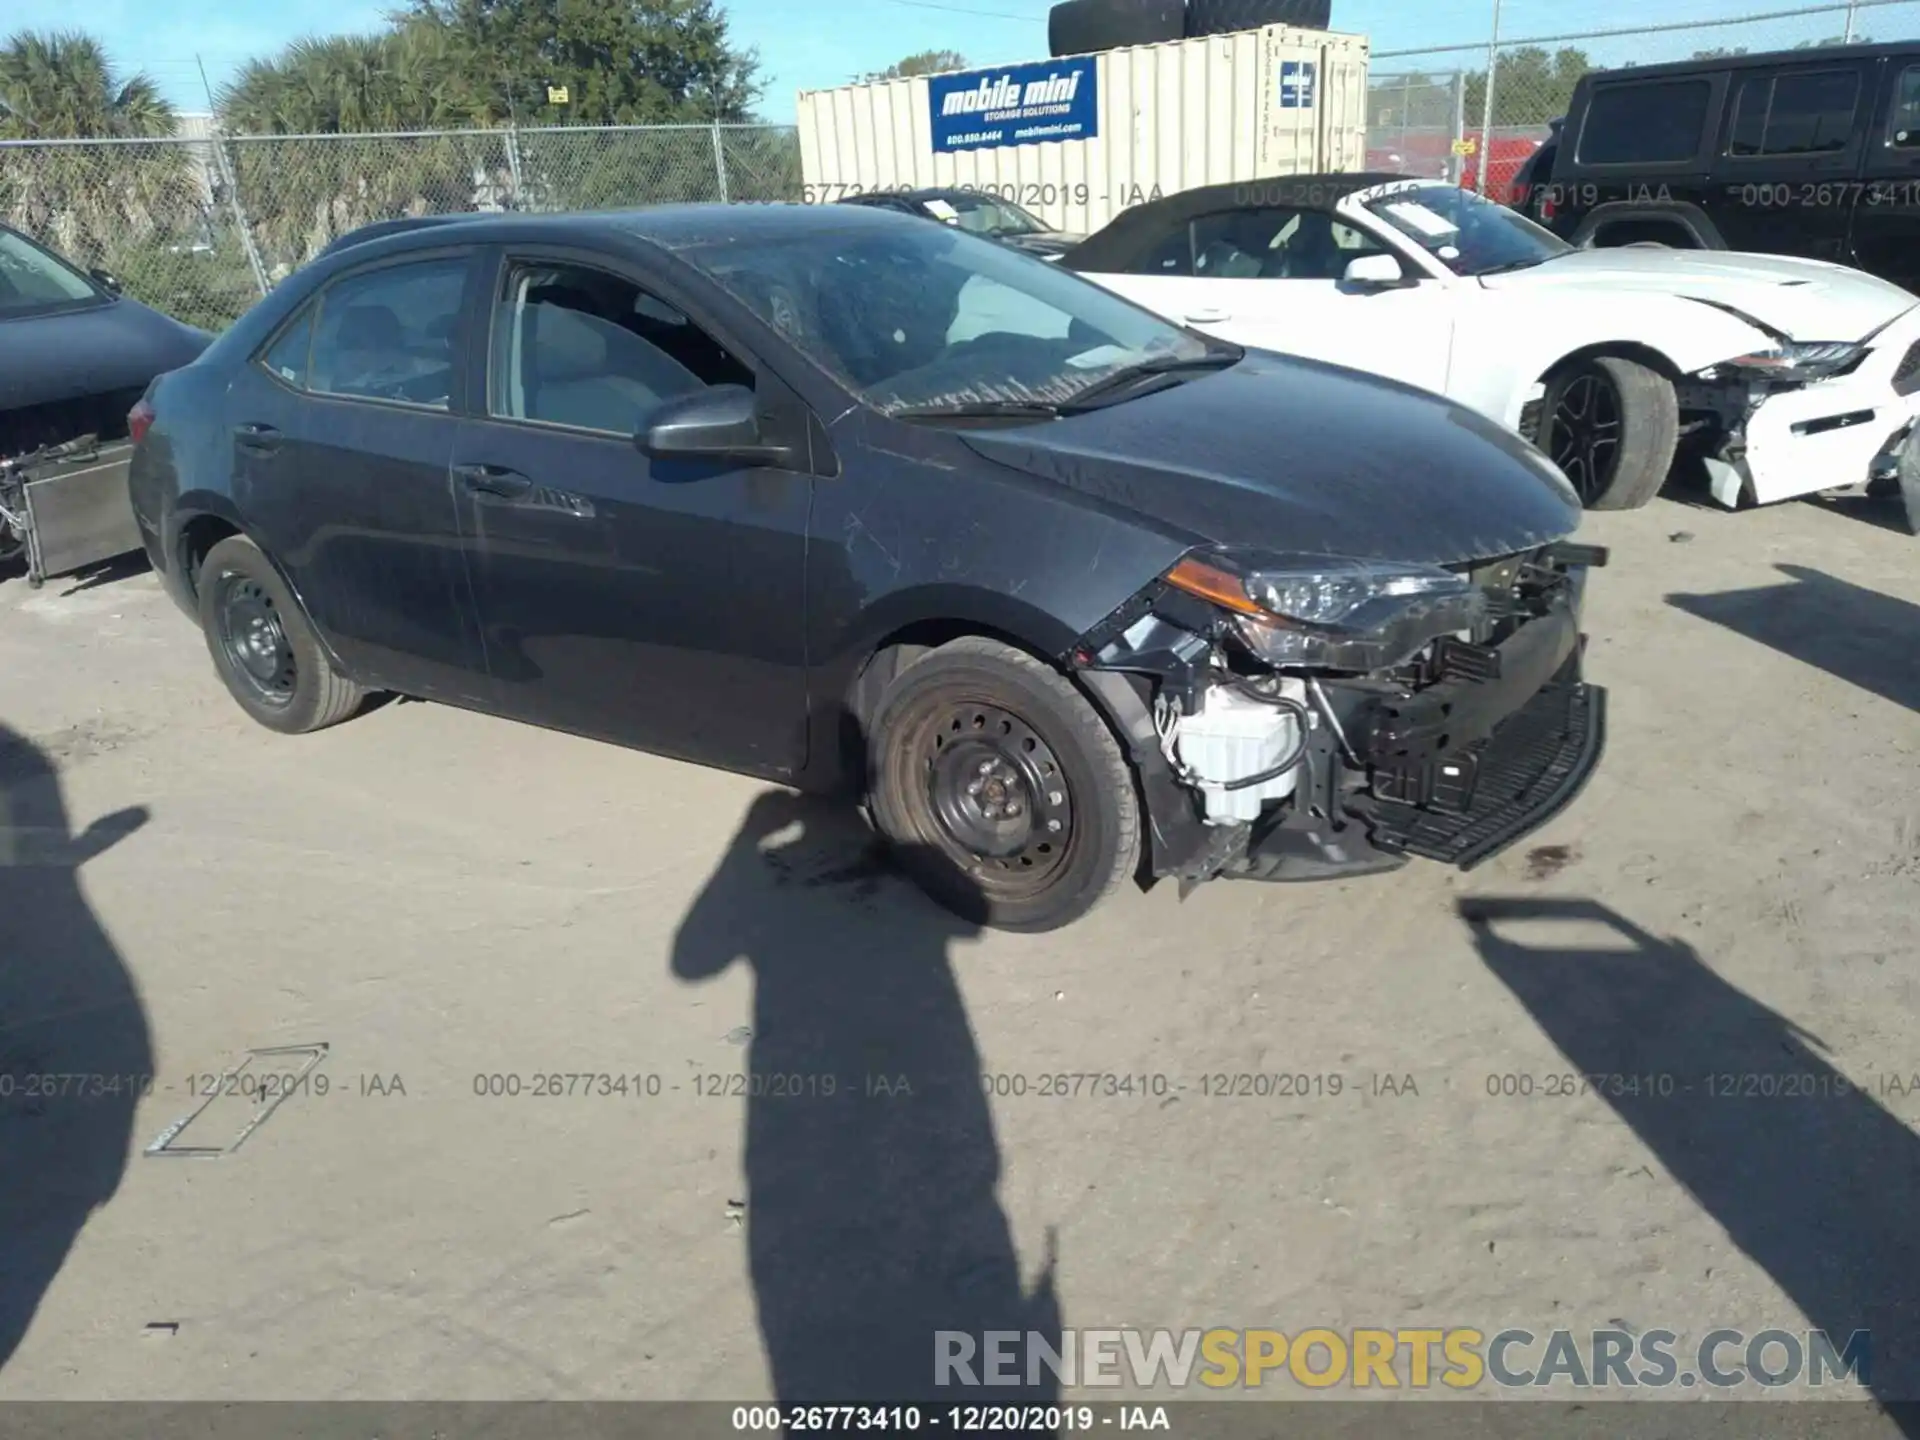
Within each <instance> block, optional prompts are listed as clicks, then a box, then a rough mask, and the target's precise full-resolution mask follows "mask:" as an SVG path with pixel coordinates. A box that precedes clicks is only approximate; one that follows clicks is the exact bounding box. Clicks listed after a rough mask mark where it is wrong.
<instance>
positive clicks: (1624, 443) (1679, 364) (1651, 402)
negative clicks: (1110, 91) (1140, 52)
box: [1060, 175, 1920, 522]
mask: <svg viewBox="0 0 1920 1440" xmlns="http://www.w3.org/2000/svg"><path fill="white" fill-rule="evenodd" d="M1060 263H1061V264H1063V265H1065V266H1067V267H1069V268H1071V269H1074V270H1077V271H1080V272H1081V273H1083V274H1085V275H1086V276H1087V278H1088V279H1090V280H1094V281H1097V282H1099V283H1100V284H1102V285H1104V286H1106V287H1108V288H1109V289H1112V290H1115V291H1117V292H1119V293H1120V294H1122V295H1125V296H1127V297H1129V298H1130V299H1133V300H1135V301H1137V302H1139V303H1140V304H1143V305H1145V306H1146V307H1147V308H1149V309H1151V310H1155V311H1158V312H1159V313H1161V314H1162V315H1165V316H1167V317H1169V318H1171V319H1174V320H1178V321H1180V322H1182V323H1184V324H1187V325H1191V326H1193V327H1194V328H1195V329H1199V330H1204V331H1208V332H1210V333H1212V334H1215V335H1219V336H1221V337H1222V338H1225V339H1228V340H1233V341H1236V342H1238V343H1240V344H1245V345H1254V346H1259V347H1261V348H1264V349H1270V350H1279V351H1283V352H1286V353H1289V354H1294V355H1303V356H1307V357H1309V358H1312V359H1318V360H1326V361H1330V362H1333V363H1335V364H1339V365H1345V366H1348V367H1351V368H1353V369H1356V370H1365V371H1369V372H1371V373H1373V374H1377V375H1385V376H1388V377H1390V378H1393V379H1397V380H1402V381H1405V382H1407V383H1409V384H1412V385H1417V386H1420V387H1422V388H1423V389H1427V390H1435V391H1439V392H1440V393H1442V394H1445V395H1448V396H1450V397H1452V398H1453V399H1455V400H1459V401H1461V402H1463V403H1465V404H1467V405H1470V406H1472V407H1473V408H1474V409H1476V410H1479V411H1480V412H1481V413H1482V414H1485V415H1487V416H1489V417H1490V418H1492V419H1494V420H1497V421H1499V422H1500V423H1501V424H1503V425H1506V426H1508V427H1509V428H1511V429H1514V430H1517V431H1519V432H1520V433H1521V434H1522V435H1525V436H1526V437H1527V438H1528V439H1529V440H1531V441H1533V442H1534V443H1535V444H1537V445H1538V446H1539V447H1540V448H1541V449H1542V450H1544V451H1545V452H1546V453H1547V454H1548V455H1549V456H1551V457H1552V459H1553V460H1554V462H1555V463H1556V464H1557V465H1558V466H1559V467H1560V468H1561V469H1562V470H1563V471H1565V472H1566V475H1567V477H1568V479H1569V480H1571V481H1572V482H1573V484H1574V486H1575V488H1576V489H1578V490H1579V492H1580V495H1581V498H1582V500H1583V501H1584V502H1585V503H1586V504H1587V505H1588V506H1590V507H1592V508H1595V509H1625V508H1629V507H1632V506H1636V505H1642V504H1645V503H1646V502H1647V501H1648V500H1649V499H1651V498H1652V497H1653V495H1654V494H1655V493H1656V492H1658V490H1659V489H1660V487H1661V485H1662V484H1663V483H1664V482H1665V480H1666V477H1667V475H1668V472H1669V471H1670V469H1671V468H1672V464H1673V459H1674V455H1675V453H1676V450H1677V449H1679V448H1680V447H1683V446H1684V447H1685V448H1686V450H1687V451H1688V452H1690V453H1694V454H1697V455H1698V456H1699V457H1700V458H1701V459H1702V460H1703V461H1704V463H1705V465H1706V467H1707V470H1708V474H1709V476H1710V479H1711V484H1712V489H1713V494H1714V496H1715V498H1716V499H1718V500H1719V501H1720V502H1721V503H1722V504H1724V505H1727V506H1729V507H1732V506H1735V505H1738V504H1741V503H1743V502H1747V503H1764V502H1768V501H1773V500H1784V499H1787V498H1789V497H1791V496H1795V495H1806V494H1810V493H1813V492H1815V491H1819V490H1828V489H1836V488H1841V487H1846V486H1853V485H1858V484H1860V483H1861V482H1863V481H1874V482H1876V483H1879V484H1883V485H1888V486H1891V485H1894V484H1896V483H1899V480H1900V473H1901V460H1902V456H1903V451H1904V450H1905V448H1906V442H1907V438H1908V436H1909V433H1910V432H1912V431H1913V429H1914V420H1915V417H1916V415H1920V300H1916V297H1915V296H1913V295H1911V294H1909V293H1908V292H1907V291H1905V290H1902V289H1900V288H1899V287H1898V286H1896V285H1892V284H1890V283H1888V282H1887V281H1884V280H1880V279H1876V278H1875V277H1873V276H1871V275H1867V274H1865V273H1863V272H1861V271H1858V270H1851V269H1848V268H1846V267H1844V266H1839V265H1831V264H1827V263H1825V262H1822V261H1815V260H1798V259H1788V258H1783V257H1779V256H1772V255H1747V254H1729V253H1725V252H1713V251H1693V250H1668V249H1665V248H1661V247H1654V246H1648V247H1642V246H1631V247H1627V248H1624V249H1612V250H1575V249H1573V248H1571V247H1570V246H1568V245H1567V244H1566V243H1565V242H1564V241H1562V240H1560V239H1559V238H1558V237H1556V236H1554V235H1551V234H1549V233H1548V232H1547V231H1545V230H1543V229H1541V228H1540V227H1539V226H1537V225H1535V224H1533V223H1532V222H1531V221H1529V220H1527V219H1525V218H1524V217H1522V216H1521V215H1519V214H1517V213H1515V212H1514V211H1512V210H1509V209H1507V208H1506V207H1504V206H1501V205H1496V204H1494V203H1492V202H1491V201H1488V200H1485V199H1483V198H1481V197H1480V196H1477V195H1474V194H1472V193H1471V192H1469V191H1465V190H1461V189H1459V188H1458V187H1456V186H1452V185H1447V184H1444V183H1440V182H1436V181H1408V180H1405V179H1404V178H1401V177H1392V176H1383V175H1324V176H1295V177H1290V178H1287V179H1276V180H1256V181H1248V182H1245V183H1242V184H1235V185H1216V186H1210V187H1206V188H1203V189H1199V190H1189V191H1183V192H1181V193H1180V194H1177V195H1172V196H1168V197H1167V198H1166V199H1164V200H1159V201H1155V202H1153V203H1151V204H1147V205H1142V206H1138V207H1136V208H1134V209H1131V210H1127V211H1124V212H1122V213H1121V214H1120V215H1119V216H1118V217H1117V218H1116V219H1115V220H1114V221H1113V222H1112V223H1111V224H1109V225H1108V226H1107V227H1106V228H1105V229H1103V230H1101V231H1099V232H1097V233H1096V234H1094V235H1092V236H1090V237H1089V238H1088V239H1087V240H1086V241H1084V242H1083V243H1082V244H1080V245H1079V246H1078V247H1076V248H1075V249H1073V250H1071V251H1069V252H1068V253H1067V254H1066V255H1065V256H1063V257H1062V258H1061V262H1060ZM1916 444H1920V442H1916ZM1906 469H1907V472H1908V475H1909V477H1910V478H1911V477H1912V475H1913V474H1914V473H1915V472H1916V470H1917V469H1920V466H1916V465H1915V464H1914V463H1913V462H1912V461H1909V463H1908V465H1907V467H1906ZM1908 508H1909V512H1910V514H1912V516H1913V517H1914V519H1915V521H1916V522H1920V494H1915V495H1910V496H1909V501H1908Z"/></svg>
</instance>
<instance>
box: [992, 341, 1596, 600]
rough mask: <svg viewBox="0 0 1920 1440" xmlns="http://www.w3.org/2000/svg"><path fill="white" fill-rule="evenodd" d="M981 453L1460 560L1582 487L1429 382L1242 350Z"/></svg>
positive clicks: (1288, 536)
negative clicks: (1221, 365)
mask: <svg viewBox="0 0 1920 1440" xmlns="http://www.w3.org/2000/svg"><path fill="white" fill-rule="evenodd" d="M961 438H962V439H964V440H965V442H966V444H967V445H969V446H970V447H971V448H972V449H973V450H974V451H976V452H977V453H978V454H980V455H983V456H985V457H987V458H988V459H991V460H995V461H998V462H999V463H1000V464H1003V465H1008V466H1012V467H1013V468H1015V469H1017V470H1022V471H1025V472H1026V473H1028V474H1030V475H1035V476H1039V477H1041V478H1044V479H1047V480H1052V481H1056V482H1058V483H1059V484H1062V485H1065V486H1068V487H1070V488H1071V489H1074V490H1076V491H1079V492H1081V493H1083V494H1086V495H1088V496H1090V497H1092V498H1094V499H1096V500H1099V501H1101V502H1104V503H1106V504H1109V505H1114V506H1119V507H1122V508H1124V509H1128V510H1131V511H1134V512H1136V513H1138V514H1142V515H1144V516H1147V517H1148V518H1150V519H1152V520H1154V521H1156V522H1158V523H1160V524H1161V525H1164V526H1167V527H1169V528H1171V529H1174V530H1177V531H1179V532H1182V533H1183V534H1184V535H1185V536H1187V537H1189V538H1191V539H1192V540H1194V541H1197V542H1213V543H1216V544H1233V545H1251V546H1259V547H1263V548H1266V549H1270V550H1279V551H1292V552H1307V553H1319V554H1328V555H1350V556H1354V557H1357V558H1360V559H1369V560H1412V561H1424V562H1428V563H1431V564H1455V563H1458V562H1461V561H1466V560H1480V559H1486V558H1490V557H1493V556H1499V555H1510V554H1513V553H1515V552H1518V551H1521V550H1527V549H1531V548H1533V547H1535V546H1538V545H1544V544H1546V543H1547V542H1548V541H1551V540H1557V539H1560V538H1561V537H1563V536H1565V535H1568V534H1570V533H1571V532H1572V531H1573V530H1574V529H1575V528H1576V527H1577V526H1578V525H1579V523H1580V502H1579V499H1578V498H1577V497H1576V496H1575V495H1574V493H1573V490H1572V489H1571V488H1570V487H1569V486H1568V485H1567V482H1566V480H1565V479H1564V478H1563V477H1562V476H1561V474H1560V472H1559V471H1558V470H1556V469H1554V467H1553V466H1552V465H1551V464H1550V463H1549V462H1548V461H1547V460H1546V459H1545V458H1544V457H1543V456H1541V455H1540V453H1539V452H1538V451H1536V450H1534V449H1533V448H1532V447H1531V446H1529V445H1528V444H1526V442H1525V441H1523V440H1521V439H1520V438H1519V437H1518V436H1516V435H1513V434H1512V433H1510V432H1508V431H1506V430H1503V429H1501V428H1500V427H1499V426H1497V425H1495V424H1494V423H1493V422H1492V421H1491V420H1487V419H1485V418H1484V417H1482V416H1480V415H1478V414H1476V413H1475V412H1473V411H1471V410H1468V409H1467V408H1465V407H1464V406H1461V405H1456V404H1454V403H1453V402H1452V401H1450V400H1447V399H1444V398H1443V397H1441V396H1439V395H1435V394H1432V393H1430V392H1428V391H1425V390H1417V389H1414V388H1412V387H1411V386H1405V385H1400V384H1397V383H1395V382H1394V381H1390V380H1380V379H1376V378H1374V377H1372V376H1368V375H1362V374H1360V373H1358V372H1357V371H1353V370H1346V369H1342V368H1340V367H1339V366H1335V365H1323V364H1320V363H1318V362H1316V361H1312V360H1298V359H1294V358H1292V357H1288V356H1281V355H1274V354H1271V353H1268V352H1263V351H1248V352H1247V356H1246V358H1245V359H1244V360H1242V361H1241V362H1240V363H1239V364H1237V365H1235V366H1233V367H1232V368H1231V369H1229V370H1225V371H1221V372H1218V373H1214V374H1207V375H1201V376H1200V377H1198V378H1196V379H1192V380H1189V381H1187V382H1186V383H1185V384H1182V385H1179V386H1176V387H1174V388H1172V389H1168V390H1163V391H1159V392H1156V393H1152V394H1148V395H1144V396H1141V397H1140V398H1139V399H1136V400H1126V401H1121V402H1120V403H1118V404H1114V405H1110V406H1107V407H1105V408H1103V409H1099V410H1093V411H1089V412H1087V413H1085V414H1080V415H1074V416H1070V417H1067V418H1065V419H1061V420H1056V421H1049V422H1046V423H1044V424H1040V425H1023V426H1020V427H1019V428H1017V429H1011V430H970V431H964V432H961Z"/></svg>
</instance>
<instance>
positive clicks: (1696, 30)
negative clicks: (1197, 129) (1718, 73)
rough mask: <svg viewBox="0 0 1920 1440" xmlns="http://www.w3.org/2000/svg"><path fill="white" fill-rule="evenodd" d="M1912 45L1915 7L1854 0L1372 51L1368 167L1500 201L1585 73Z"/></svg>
mask: <svg viewBox="0 0 1920 1440" xmlns="http://www.w3.org/2000/svg"><path fill="white" fill-rule="evenodd" d="M1912 39H1920V0H1855V3H1853V4H1829V5H1824V6H1809V7H1805V8H1801V9H1793V10H1775V11H1771V12H1769V13H1765V14H1759V15H1749V16H1741V17H1738V18H1729V19H1718V20H1691V21H1676V22H1674V23H1672V24H1667V25H1658V26H1642V27H1640V28H1638V29H1624V28H1623V29H1611V30H1588V31H1580V32H1576V33H1571V34H1556V35H1542V36H1535V37H1529V38H1520V39H1511V38H1508V37H1505V36H1500V35H1494V36H1489V37H1487V38H1485V39H1482V40H1478V41H1473V42H1471V43H1463V44H1460V45H1448V46H1439V47H1435V48H1431V49H1425V50H1392V49H1376V50H1374V52H1373V63H1372V73H1371V76H1370V79H1369V88H1368V96H1367V112H1368V113H1367V127H1368V128H1367V151H1368V153H1367V166H1368V168H1369V169H1375V170H1389V171H1394V172H1397V173H1401V174H1406V175H1419V176H1424V177H1427V178H1432V179H1447V180H1454V181H1457V182H1459V183H1461V184H1463V185H1466V186H1468V187H1469V188H1470V189H1474V190H1478V191H1480V192H1481V193H1482V194H1486V195H1490V196H1492V197H1493V198H1495V199H1501V200H1504V199H1507V198H1509V194H1510V190H1511V186H1512V184H1513V180H1514V177H1515V176H1516V175H1517V174H1518V173H1519V170H1520V167H1521V166H1522V165H1523V164H1525V163H1526V160H1527V157H1528V156H1530V155H1531V154H1532V153H1533V152H1534V151H1535V150H1537V149H1538V148H1539V147H1540V145H1541V143H1542V142H1543V141H1545V140H1546V139H1547V138H1548V137H1549V136H1550V135H1551V134H1552V129H1551V125H1550V122H1552V121H1554V120H1558V119H1559V118H1560V117H1561V116H1563V115H1565V114H1566V113H1567V102H1568V101H1569V100H1570V99H1571V98H1572V96H1573V87H1574V85H1575V84H1576V83H1577V82H1578V81H1579V79H1580V77H1581V76H1582V75H1584V74H1585V73H1586V72H1587V71H1589V70H1612V69H1619V68H1623V67H1627V66H1632V65H1656V64H1660V63H1662V62H1665V61H1670V60H1688V59H1696V58H1709V57H1712V56H1715V55H1722V54H1748V53H1754V54H1757V53H1761V52H1765V51H1773V50H1794V49H1808V48H1812V47H1814V46H1817V45H1830V44H1842V43H1846V42H1848V41H1851V42H1854V43H1865V42H1868V41H1886V40H1912ZM1489 77H1491V82H1492V83H1491V84H1489V83H1488V82H1489Z"/></svg>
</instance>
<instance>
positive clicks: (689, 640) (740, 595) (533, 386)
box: [452, 248, 812, 773]
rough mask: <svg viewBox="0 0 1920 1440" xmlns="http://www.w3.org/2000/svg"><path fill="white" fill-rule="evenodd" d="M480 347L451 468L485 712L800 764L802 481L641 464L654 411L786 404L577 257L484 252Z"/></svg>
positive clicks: (618, 277) (735, 763)
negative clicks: (674, 404)
mask: <svg viewBox="0 0 1920 1440" xmlns="http://www.w3.org/2000/svg"><path fill="white" fill-rule="evenodd" d="M491 274H492V279H491V280H490V282H489V305H490V308H491V309H492V311H493V321H492V326H491V330H492V339H491V344H490V346H489V347H488V350H487V357H486V365H485V371H484V374H479V373H476V375H475V377H474V381H473V383H474V385H475V388H476V391H477V392H478V393H479V395H480V403H479V404H477V405H476V407H475V409H476V412H477V413H476V414H475V415H474V416H473V417H472V418H470V419H468V420H467V421H465V422H464V423H462V424H461V425H460V427H459V434H458V437H457V439H456V442H455V444H454V448H453V455H452V463H453V472H454V476H455V483H456V486H457V488H458V493H459V497H460V506H461V511H462V517H463V518H462V525H463V529H464V531H465V533H466V535H467V537H468V542H469V550H468V558H469V568H470V571H471V574H472V581H473V587H474V594H475V599H476V603H477V606H478V610H479V615H480V619H481V624H482V633H483V636H484V644H485V648H486V654H487V663H488V666H489V669H490V670H491V672H492V676H493V681H494V692H495V697H496V700H495V703H496V704H497V705H498V706H499V708H501V709H502V710H504V711H506V712H507V713H510V714H513V715H517V716H520V717H522V718H524V719H528V720H532V721H535V722H537V723H540V724H544V725H551V726H555V727H557V728H560V729H566V730H571V731H575V732H577V733H581V734H586V735H593V736H598V737H601V738H604V739H609V740H614V741H617V742H619V743H623V744H630V745H637V746H641V747H644V748H647V749H652V750H658V751H662V752H664V753H667V754H673V755H679V756H684V757H687V758H691V759H697V760H703V761H707V762H710V763H714V764H720V765H725V766H728V767H732V768H738V769H744V770H754V771H759V772H762V773H782V772H786V771H790V770H793V769H796V768H798V767H799V766H800V765H802V764H803V763H804V761H805V758H806V753H805V738H804V737H805V714H806V655H805V627H804V624H803V619H802V613H803V604H804V599H805V594H804V584H805V573H804V571H805V561H806V532H807V514H808V506H809V500H810V497H811V493H812V492H811V485H812V481H811V479H810V477H808V476H806V475H803V474H799V473H795V472H791V471H786V470H778V469H767V468H745V467H738V466H734V465H732V464H722V463H694V462H689V461H674V462H664V461H651V460H649V459H648V458H647V456H645V455H643V454H642V453H641V452H640V450H639V449H638V447H637V446H636V444H635V433H636V432H637V431H639V430H641V429H643V428H644V426H645V423H646V420H647V417H648V415H649V414H650V413H651V411H652V410H653V409H655V408H656V407H657V406H658V405H659V404H660V403H661V402H663V401H666V400H669V399H672V398H674V397H675V396H678V395H683V394H688V393H691V392H693V391H697V390H700V389H703V388H707V387H709V386H713V385H719V384H728V383H735V384H744V385H747V386H749V387H752V388H754V389H755V390H756V393H757V394H758V395H759V396H760V398H761V400H762V402H763V403H764V404H775V403H781V402H784V401H787V400H790V398H791V397H790V392H782V393H781V394H779V395H776V393H775V392H776V391H777V390H779V388H780V387H779V382H778V380H777V379H775V378H774V377H773V376H771V375H770V374H766V373H763V372H760V371H759V370H758V368H757V367H756V366H755V365H754V363H753V362H752V361H751V360H750V359H748V358H747V357H746V354H745V352H744V351H743V350H742V349H741V348H740V347H738V346H735V345H730V344H728V343H727V342H725V341H723V340H721V339H720V338H719V337H718V335H717V333H716V332H714V331H713V330H711V329H710V328H709V327H708V326H706V325H703V324H702V323H700V321H698V320H697V319H695V318H694V317H693V316H691V315H690V314H689V312H688V311H687V310H686V309H684V308H683V307H682V306H681V305H679V304H677V303H676V302H675V301H674V300H673V299H672V298H671V297H670V296H668V295H667V294H666V293H665V291H664V290H662V289H661V288H660V287H658V286H657V285H654V284H651V283H647V284H643V283H642V277H641V276H639V275H638V274H637V273H636V272H635V271H634V270H633V269H631V268H623V267H622V265H621V264H620V263H617V262H610V261H608V260H606V259H605V258H602V257H599V256H597V255H593V254H582V253H579V252H572V251H567V250H564V249H562V250H553V249H539V248H532V249H525V250H519V249H515V250H503V251H500V252H497V254H496V258H495V260H494V262H493V266H492V271H491Z"/></svg>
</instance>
